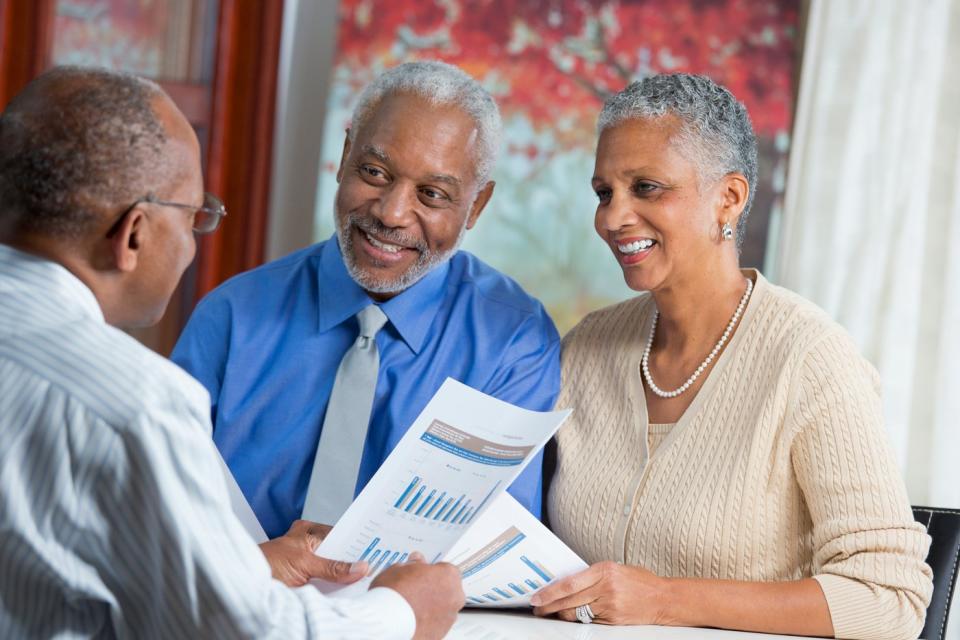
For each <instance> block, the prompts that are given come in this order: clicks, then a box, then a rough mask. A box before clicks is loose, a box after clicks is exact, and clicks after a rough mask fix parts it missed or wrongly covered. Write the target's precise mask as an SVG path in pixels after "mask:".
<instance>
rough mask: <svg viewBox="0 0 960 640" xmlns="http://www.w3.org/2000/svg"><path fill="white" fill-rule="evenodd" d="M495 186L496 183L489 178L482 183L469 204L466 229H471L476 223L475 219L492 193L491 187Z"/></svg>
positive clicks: (478, 216)
mask: <svg viewBox="0 0 960 640" xmlns="http://www.w3.org/2000/svg"><path fill="white" fill-rule="evenodd" d="M495 186H497V183H496V182H494V181H493V180H491V181H490V182H488V183H487V184H485V185H483V188H481V189H480V191H479V193H477V197H476V198H475V199H474V201H473V204H472V205H471V206H470V215H469V216H468V217H467V229H473V225H475V224H477V219H478V218H480V214H481V213H483V208H484V207H486V206H487V203H488V202H490V196H492V195H493V188H494V187H495Z"/></svg>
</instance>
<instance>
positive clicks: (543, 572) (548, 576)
mask: <svg viewBox="0 0 960 640" xmlns="http://www.w3.org/2000/svg"><path fill="white" fill-rule="evenodd" d="M520 560H521V561H523V564H525V565H527V566H528V567H530V568H531V569H533V571H534V573H536V574H537V575H538V576H540V577H541V578H543V580H544V582H550V581H551V580H553V578H554V575H553V574H552V573H550V572H549V571H547V569H546V567H544V566H543V565H542V564H540V563H539V562H536V561H534V560H531V559H530V558H528V557H527V556H520Z"/></svg>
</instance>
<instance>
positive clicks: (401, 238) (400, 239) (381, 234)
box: [347, 213, 427, 253]
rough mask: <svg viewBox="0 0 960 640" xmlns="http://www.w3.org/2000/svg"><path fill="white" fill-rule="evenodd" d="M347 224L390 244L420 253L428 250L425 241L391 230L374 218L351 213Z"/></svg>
mask: <svg viewBox="0 0 960 640" xmlns="http://www.w3.org/2000/svg"><path fill="white" fill-rule="evenodd" d="M347 222H348V223H349V224H351V225H353V226H355V227H357V228H358V229H360V230H361V231H364V232H366V233H369V234H370V235H372V236H376V237H377V238H379V239H381V240H384V241H386V242H389V243H391V244H398V245H400V246H402V247H407V248H409V249H416V250H417V251H419V252H420V253H424V252H425V251H426V250H427V245H426V243H425V242H423V240H421V239H419V238H416V237H414V236H409V235H407V234H405V233H403V232H402V231H398V230H396V229H391V228H390V227H388V226H386V225H385V224H383V223H382V222H380V221H379V220H377V219H376V218H374V217H373V216H365V215H359V214H354V213H351V214H349V215H348V216H347Z"/></svg>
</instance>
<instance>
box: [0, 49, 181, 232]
mask: <svg viewBox="0 0 960 640" xmlns="http://www.w3.org/2000/svg"><path fill="white" fill-rule="evenodd" d="M163 95H165V94H164V93H163V90H162V89H160V87H159V86H157V85H156V84H155V83H153V82H151V81H149V80H144V79H142V78H138V77H137V76H134V75H131V74H127V73H120V72H117V71H108V70H106V69H97V68H84V67H70V66H67V67H56V68H54V69H52V70H50V71H47V72H46V73H44V74H43V75H41V76H39V77H37V78H36V79H34V80H33V81H32V82H30V84H28V85H27V87H26V88H25V89H24V90H23V91H22V92H21V93H20V94H18V95H17V96H16V97H15V98H14V99H13V100H11V101H10V104H9V105H8V106H7V108H6V110H5V111H4V112H3V114H2V115H0V226H7V225H12V226H13V228H15V229H16V230H17V232H28V233H38V234H42V235H46V236H54V237H64V238H76V237H79V236H82V235H84V234H85V233H87V232H88V231H90V230H91V229H92V228H93V227H94V225H95V224H96V223H97V222H98V217H99V216H101V215H102V211H100V209H101V208H102V207H103V206H104V205H108V204H116V203H117V202H129V203H131V204H132V203H133V201H134V200H135V199H137V198H140V197H142V196H144V195H146V190H147V188H148V186H149V185H151V184H153V183H155V181H156V174H157V170H158V167H160V166H162V163H163V161H164V148H165V144H166V141H167V134H166V131H165V130H164V128H163V125H162V124H161V123H160V121H159V120H158V119H157V114H156V112H155V110H154V103H155V101H156V100H157V99H159V98H160V97H161V96H163Z"/></svg>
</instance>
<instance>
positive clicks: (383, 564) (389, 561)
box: [358, 538, 410, 576]
mask: <svg viewBox="0 0 960 640" xmlns="http://www.w3.org/2000/svg"><path fill="white" fill-rule="evenodd" d="M378 544H380V538H374V539H373V540H371V541H370V544H369V545H368V546H367V548H366V549H365V550H364V552H363V553H362V554H361V555H360V557H359V558H358V560H366V561H367V564H369V565H370V571H369V572H368V573H367V575H368V576H372V575H375V574H377V573H379V572H381V571H383V570H384V569H389V568H390V567H392V566H393V565H395V564H401V563H403V562H406V560H407V558H408V557H409V556H410V554H409V553H408V552H406V551H399V550H394V549H379V548H377V545H378Z"/></svg>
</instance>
